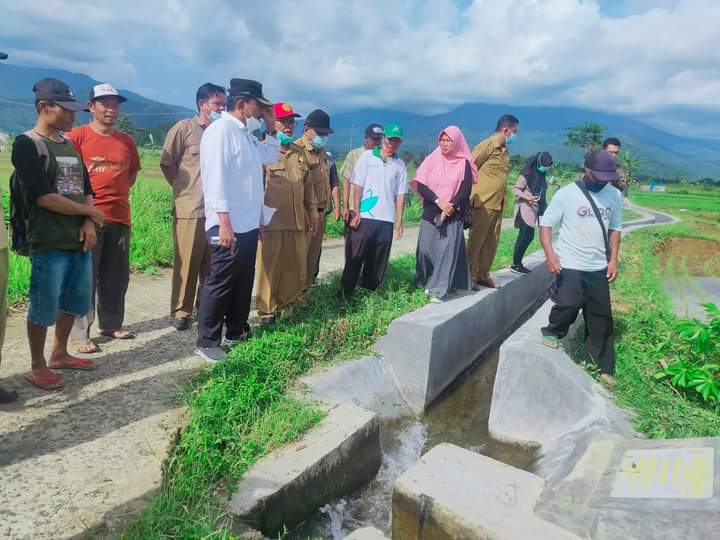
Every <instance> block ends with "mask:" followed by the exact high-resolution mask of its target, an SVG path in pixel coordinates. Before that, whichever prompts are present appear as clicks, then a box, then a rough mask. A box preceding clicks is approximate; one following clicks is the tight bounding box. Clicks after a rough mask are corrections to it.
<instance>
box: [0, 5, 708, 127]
mask: <svg viewBox="0 0 720 540" xmlns="http://www.w3.org/2000/svg"><path fill="white" fill-rule="evenodd" d="M72 6H73V9H72V10H69V9H68V3H67V2H59V1H56V0H55V1H52V2H49V3H48V1H47V0H43V1H42V2H40V1H39V0H31V1H25V2H23V3H19V2H18V3H15V5H12V6H10V7H9V8H5V10H6V12H7V13H6V14H4V15H3V19H4V20H3V23H2V25H3V26H7V29H6V28H2V29H1V30H2V31H1V32H0V34H2V35H3V36H4V37H6V39H8V42H9V43H10V44H11V47H12V48H11V47H8V46H6V45H3V46H5V47H8V48H10V50H9V51H8V52H10V53H11V54H12V57H13V59H14V60H15V61H16V62H18V63H30V64H36V65H37V64H45V65H52V66H53V67H63V68H69V69H73V70H82V71H86V72H87V73H89V74H90V75H92V76H94V77H96V78H99V79H108V80H113V81H114V82H116V84H119V85H120V86H124V87H130V88H144V89H147V91H149V92H150V93H151V95H152V97H155V98H162V97H163V96H168V97H169V96H177V95H182V94H185V95H188V96H192V95H193V93H194V90H195V88H196V86H197V85H198V84H200V83H202V82H205V80H214V81H221V82H223V83H225V84H226V83H227V80H228V79H229V78H230V77H231V76H245V77H253V78H257V79H259V80H261V81H263V82H264V84H265V85H266V88H267V94H268V95H269V96H270V97H271V98H278V99H279V98H282V99H288V100H295V101H296V102H297V103H299V104H302V105H307V106H310V105H319V106H324V107H326V108H328V109H330V110H339V109H343V108H353V107H359V106H395V107H402V106H403V105H404V104H407V103H413V104H420V103H422V104H426V105H427V106H428V107H434V108H437V107H442V106H452V105H456V104H459V103H462V102H468V101H494V102H506V103H516V104H532V103H547V104H554V105H575V106H585V107H590V108H595V109H603V110H607V111H614V112H623V113H632V114H645V113H650V112H656V111H660V110H662V109H663V108H666V107H678V106H694V107H709V108H717V107H720V91H719V90H720V52H719V51H720V48H719V47H718V44H717V38H718V34H717V24H716V23H717V21H720V2H718V1H717V0H667V1H662V2H660V3H654V2H647V1H645V0H635V1H633V2H631V3H630V4H628V7H627V10H626V13H627V14H623V13H621V14H620V15H618V14H617V13H616V14H614V16H609V15H605V14H604V13H603V10H601V9H600V5H599V4H598V3H597V1H595V0H584V1H581V0H505V1H503V2H498V1H497V0H475V1H474V2H472V3H471V4H470V5H469V7H466V8H464V9H463V8H461V7H459V4H457V3H455V2H453V1H452V0H434V1H433V0H422V1H410V0H399V1H393V2H389V1H387V0H384V1H379V0H348V1H346V2H333V1H329V0H328V1H320V0H306V1H303V2H297V1H296V0H275V1H272V0H270V1H269V0H264V1H261V2H242V3H240V2H235V1H232V0H225V1H222V0H216V1H214V2H211V1H200V0H167V1H166V2H160V1H153V2H149V1H147V0H142V1H140V0H128V1H125V2H122V3H114V4H97V3H95V2H90V1H89V0H80V1H77V2H73V3H72ZM654 6H660V7H654ZM160 52H162V54H160ZM168 58H174V59H175V61H176V66H175V70H174V72H173V73H174V75H173V76H172V79H174V80H172V79H171V80H168V69H167V65H166V64H167V62H168ZM154 62H156V63H157V64H158V69H157V70H153V65H154V64H153V63H154ZM161 62H162V64H163V65H162V66H160V65H159V64H160V63H161ZM160 68H163V69H160ZM154 71H157V74H156V75H155V74H154ZM153 77H157V79H156V80H155V79H154V78H153ZM118 79H123V80H120V81H119V80H118ZM168 86H169V87H170V88H169V89H168ZM173 100H174V101H176V102H177V99H176V98H174V99H173ZM190 100H191V97H190V98H189V99H188V100H187V101H185V103H186V104H187V103H188V102H189V101H190Z"/></svg>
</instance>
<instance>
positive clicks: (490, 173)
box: [470, 134, 510, 210]
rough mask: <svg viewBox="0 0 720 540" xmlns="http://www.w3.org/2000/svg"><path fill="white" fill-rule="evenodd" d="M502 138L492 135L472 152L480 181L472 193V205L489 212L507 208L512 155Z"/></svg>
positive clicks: (474, 186)
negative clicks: (506, 198)
mask: <svg viewBox="0 0 720 540" xmlns="http://www.w3.org/2000/svg"><path fill="white" fill-rule="evenodd" d="M503 142H504V141H503V140H502V136H499V135H497V134H493V135H490V137H488V138H487V139H485V140H484V141H481V142H480V143H478V145H477V146H476V147H475V148H474V149H473V151H472V157H473V160H474V161H475V165H477V168H478V180H477V183H476V184H475V185H473V187H472V191H471V193H470V204H472V206H473V207H475V208H479V207H481V206H484V207H485V208H487V209H488V210H502V209H503V206H505V192H506V190H507V175H508V173H509V172H510V155H509V154H508V151H507V146H505V145H504V144H503Z"/></svg>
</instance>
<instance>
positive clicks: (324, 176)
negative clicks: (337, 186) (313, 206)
mask: <svg viewBox="0 0 720 540" xmlns="http://www.w3.org/2000/svg"><path fill="white" fill-rule="evenodd" d="M295 144H297V145H299V146H301V147H303V148H304V149H305V151H306V152H307V156H308V165H309V167H310V178H311V181H312V185H313V189H314V191H315V200H316V201H317V207H318V208H322V209H323V210H324V209H326V208H328V207H329V206H330V199H331V196H330V166H329V165H328V159H327V154H326V153H325V149H322V150H316V149H315V148H313V145H312V144H310V141H308V140H307V139H306V138H305V137H300V138H299V139H298V140H296V141H295Z"/></svg>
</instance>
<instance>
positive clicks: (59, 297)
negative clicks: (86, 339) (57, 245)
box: [28, 250, 92, 326]
mask: <svg viewBox="0 0 720 540" xmlns="http://www.w3.org/2000/svg"><path fill="white" fill-rule="evenodd" d="M30 264H31V266H32V270H31V272H30V292H29V294H28V296H29V297H30V308H29V309H28V319H29V320H30V322H33V323H35V324H37V325H40V326H52V325H54V324H55V321H56V320H57V317H58V314H59V313H60V312H63V313H67V314H68V315H73V316H75V317H82V316H83V315H87V313H88V311H89V310H90V290H91V289H90V285H91V282H90V269H91V266H92V263H91V259H90V253H89V252H85V251H66V250H62V251H60V250H58V251H41V252H39V253H34V254H32V255H31V256H30Z"/></svg>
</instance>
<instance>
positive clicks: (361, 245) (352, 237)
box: [340, 219, 393, 296]
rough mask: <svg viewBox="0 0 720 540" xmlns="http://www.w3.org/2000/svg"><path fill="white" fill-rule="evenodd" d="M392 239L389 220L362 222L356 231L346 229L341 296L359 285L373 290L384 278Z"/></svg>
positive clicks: (366, 220) (391, 226) (348, 294)
mask: <svg viewBox="0 0 720 540" xmlns="http://www.w3.org/2000/svg"><path fill="white" fill-rule="evenodd" d="M392 240H393V224H392V223H390V222H389V221H379V220H376V219H363V220H362V221H360V225H359V226H358V228H357V230H354V229H351V228H349V227H348V230H347V235H346V237H345V269H344V270H343V274H342V279H341V281H340V286H341V287H342V290H343V292H344V293H345V296H351V295H352V294H353V292H354V291H355V286H356V285H357V282H358V279H359V278H360V274H361V273H362V281H361V282H360V286H361V287H363V288H365V289H369V290H371V291H374V290H375V289H377V288H378V286H379V285H380V283H381V282H382V280H383V277H384V276H385V270H387V265H388V260H389V259H390V248H391V247H392Z"/></svg>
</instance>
